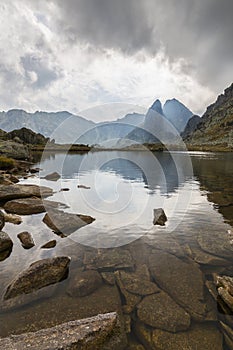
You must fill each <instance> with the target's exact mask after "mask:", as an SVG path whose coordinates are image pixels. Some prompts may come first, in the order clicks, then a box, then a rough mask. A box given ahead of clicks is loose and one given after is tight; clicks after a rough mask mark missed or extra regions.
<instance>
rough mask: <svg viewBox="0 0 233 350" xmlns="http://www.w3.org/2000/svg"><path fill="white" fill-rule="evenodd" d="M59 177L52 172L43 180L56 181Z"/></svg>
mask: <svg viewBox="0 0 233 350" xmlns="http://www.w3.org/2000/svg"><path fill="white" fill-rule="evenodd" d="M60 177H61V175H60V174H58V173H57V172H56V171H54V172H53V173H51V174H48V175H46V176H45V177H44V178H45V179H46V180H49V181H57V180H59V179H60Z"/></svg>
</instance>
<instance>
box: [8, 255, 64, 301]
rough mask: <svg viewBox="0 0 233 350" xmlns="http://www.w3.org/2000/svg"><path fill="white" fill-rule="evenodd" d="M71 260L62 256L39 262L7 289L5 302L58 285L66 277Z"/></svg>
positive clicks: (19, 276) (32, 265)
mask: <svg viewBox="0 0 233 350" xmlns="http://www.w3.org/2000/svg"><path fill="white" fill-rule="evenodd" d="M69 264H70V258H69V257H65V256H61V257H55V258H50V259H43V260H39V261H37V262H35V263H33V264H31V265H30V266H29V268H27V269H26V270H25V271H23V272H21V273H20V274H19V275H18V276H17V277H16V278H15V279H14V280H13V281H12V282H11V283H10V285H9V286H8V287H7V290H6V292H5V294H4V300H8V299H11V298H14V297H17V296H18V295H20V294H29V293H31V292H33V291H35V290H38V289H41V288H43V287H46V286H48V285H50V284H54V283H57V282H59V281H61V280H62V279H63V278H65V277H66V275H67V272H68V268H69Z"/></svg>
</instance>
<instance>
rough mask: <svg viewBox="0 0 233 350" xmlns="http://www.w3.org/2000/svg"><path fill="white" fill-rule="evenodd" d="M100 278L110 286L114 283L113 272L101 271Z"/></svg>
mask: <svg viewBox="0 0 233 350" xmlns="http://www.w3.org/2000/svg"><path fill="white" fill-rule="evenodd" d="M101 276H102V279H103V281H104V282H105V283H106V284H109V285H110V286H114V284H115V276H114V273H113V272H102V273H101Z"/></svg>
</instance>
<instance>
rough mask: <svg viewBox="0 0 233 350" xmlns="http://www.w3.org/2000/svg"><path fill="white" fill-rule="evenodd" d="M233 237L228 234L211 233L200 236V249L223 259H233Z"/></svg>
mask: <svg viewBox="0 0 233 350" xmlns="http://www.w3.org/2000/svg"><path fill="white" fill-rule="evenodd" d="M231 240H232V237H231V235H229V234H227V233H226V232H210V233H209V234H208V233H207V234H204V233H202V234H199V236H198V238H197V241H198V244H199V245H200V247H201V248H202V249H203V250H204V251H205V252H207V253H210V254H213V255H217V256H220V257H223V258H232V255H233V245H232V244H231Z"/></svg>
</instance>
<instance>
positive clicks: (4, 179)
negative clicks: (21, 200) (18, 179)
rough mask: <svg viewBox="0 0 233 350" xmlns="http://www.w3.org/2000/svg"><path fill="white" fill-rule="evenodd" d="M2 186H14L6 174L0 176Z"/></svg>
mask: <svg viewBox="0 0 233 350" xmlns="http://www.w3.org/2000/svg"><path fill="white" fill-rule="evenodd" d="M0 185H13V182H12V181H10V179H9V178H8V176H6V174H0Z"/></svg>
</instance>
